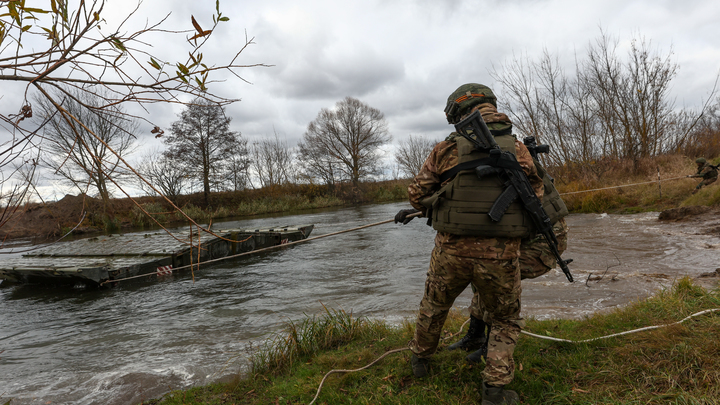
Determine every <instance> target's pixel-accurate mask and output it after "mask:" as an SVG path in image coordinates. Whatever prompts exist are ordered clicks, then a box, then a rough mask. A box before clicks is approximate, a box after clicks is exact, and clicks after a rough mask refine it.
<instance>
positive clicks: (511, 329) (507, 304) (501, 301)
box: [409, 247, 524, 386]
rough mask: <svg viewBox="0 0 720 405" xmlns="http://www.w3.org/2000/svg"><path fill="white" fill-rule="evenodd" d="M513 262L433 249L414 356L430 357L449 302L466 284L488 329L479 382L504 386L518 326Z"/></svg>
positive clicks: (509, 373) (508, 377) (517, 271)
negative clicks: (487, 320)
mask: <svg viewBox="0 0 720 405" xmlns="http://www.w3.org/2000/svg"><path fill="white" fill-rule="evenodd" d="M518 263H519V262H518V259H517V258H515V259H512V260H497V259H479V258H472V257H461V256H453V255H450V254H447V253H445V252H443V251H442V250H440V249H439V248H437V247H436V248H435V249H433V252H432V257H431V260H430V269H429V270H428V273H427V280H426V281H425V293H424V295H423V298H422V301H421V302H420V312H419V313H418V319H417V324H416V327H415V336H414V338H413V340H411V341H410V344H409V346H410V350H411V351H412V352H413V353H415V355H416V356H418V357H420V358H426V357H429V356H430V355H432V354H433V353H435V350H436V349H437V346H438V341H439V340H440V334H441V332H442V327H443V325H444V323H445V319H446V318H447V315H448V312H449V310H450V308H451V307H452V305H453V303H454V302H455V298H457V296H458V295H460V293H461V292H463V290H465V288H467V286H468V284H470V283H472V284H473V285H475V286H476V287H477V288H478V291H479V292H480V294H479V297H480V300H481V301H482V306H483V308H485V310H486V311H487V312H488V314H489V316H490V317H491V319H492V325H493V326H492V330H491V331H490V344H489V346H488V354H487V363H486V365H485V369H484V370H483V379H484V380H485V382H487V383H488V384H491V385H495V386H499V385H505V384H508V383H510V381H512V379H513V377H514V373H515V362H514V360H513V351H514V350H515V344H516V342H517V338H518V336H519V335H520V329H521V328H522V326H523V325H524V321H523V320H522V318H520V293H521V292H522V290H521V287H520V269H519V267H518Z"/></svg>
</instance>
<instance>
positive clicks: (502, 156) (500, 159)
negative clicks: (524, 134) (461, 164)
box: [455, 111, 573, 282]
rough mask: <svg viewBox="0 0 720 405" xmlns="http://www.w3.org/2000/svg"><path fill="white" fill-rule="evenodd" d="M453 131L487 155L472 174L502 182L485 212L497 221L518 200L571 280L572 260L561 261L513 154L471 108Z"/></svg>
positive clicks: (548, 225)
mask: <svg viewBox="0 0 720 405" xmlns="http://www.w3.org/2000/svg"><path fill="white" fill-rule="evenodd" d="M455 130H456V131H457V132H458V133H459V134H460V135H461V136H462V137H464V138H465V139H467V140H468V141H470V142H471V143H472V144H473V145H474V146H475V147H476V148H477V149H480V150H483V151H487V152H488V153H489V154H490V156H489V158H487V160H486V159H483V161H486V162H487V164H481V165H479V166H477V167H475V173H476V174H477V176H478V177H480V178H482V177H485V176H487V175H490V174H493V173H494V174H497V175H499V176H500V178H501V179H503V181H505V185H506V188H505V191H503V193H502V194H500V197H498V198H497V200H495V202H494V203H493V206H492V207H491V209H490V212H489V213H488V215H489V216H490V219H492V220H493V221H495V222H498V221H500V219H501V218H502V216H503V215H504V214H505V211H506V210H507V209H508V207H510V204H512V203H513V201H515V200H516V199H517V198H519V199H520V202H521V203H522V205H523V207H524V208H525V210H526V211H527V212H528V213H529V214H530V218H531V219H532V221H533V224H534V225H535V227H536V228H537V231H538V233H540V234H542V235H543V236H544V237H545V240H546V241H547V243H548V246H550V250H551V251H552V253H553V255H554V256H555V259H556V261H557V264H558V265H559V266H560V268H561V269H562V271H563V273H565V276H566V277H567V279H568V281H570V282H572V281H573V276H572V274H570V269H569V268H568V266H567V265H568V263H570V262H572V259H568V260H563V259H562V257H560V252H559V251H558V240H557V237H556V236H555V232H553V229H552V224H551V223H550V218H549V217H548V215H547V213H546V212H545V210H544V209H543V207H542V202H541V201H540V199H539V198H538V197H537V195H536V194H535V190H533V188H532V185H531V184H530V180H528V178H527V176H526V175H525V172H524V171H523V169H522V167H521V166H520V164H519V163H518V161H517V159H516V158H515V155H513V154H512V153H509V152H505V151H503V150H502V149H500V146H499V145H498V144H497V142H495V138H494V137H493V135H492V134H491V133H490V130H489V129H488V127H487V125H485V121H483V119H482V116H481V115H480V112H479V111H475V112H474V113H472V114H470V116H468V117H467V118H465V119H464V120H462V121H460V122H459V123H457V124H456V125H455Z"/></svg>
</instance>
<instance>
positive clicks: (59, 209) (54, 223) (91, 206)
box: [0, 194, 133, 240]
mask: <svg viewBox="0 0 720 405" xmlns="http://www.w3.org/2000/svg"><path fill="white" fill-rule="evenodd" d="M132 205H133V203H132V201H130V200H121V199H117V200H111V201H110V206H109V207H103V203H102V201H101V200H98V199H95V198H92V197H89V196H86V195H83V194H81V195H77V196H72V195H66V196H65V197H63V198H62V199H61V200H59V201H56V202H50V203H44V204H42V203H31V204H25V205H24V206H22V207H19V208H18V210H17V211H16V212H15V213H14V214H13V215H12V217H11V218H10V220H9V221H7V222H6V223H5V224H4V225H3V226H2V228H0V238H2V239H4V240H7V239H16V238H36V239H47V238H53V237H57V236H61V235H64V234H65V233H67V232H68V231H70V230H71V229H73V228H75V229H74V230H73V234H83V233H89V232H97V231H100V230H102V226H101V225H102V221H103V216H104V215H112V214H114V213H117V212H123V211H124V212H129V211H130V210H131V209H132ZM106 213H107V214H106ZM121 225H128V226H129V225H130V224H129V223H127V224H121Z"/></svg>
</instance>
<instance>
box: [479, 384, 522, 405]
mask: <svg viewBox="0 0 720 405" xmlns="http://www.w3.org/2000/svg"><path fill="white" fill-rule="evenodd" d="M518 403H520V396H519V395H518V394H517V392H515V391H512V390H506V389H503V387H493V386H492V385H487V384H486V383H484V382H483V390H482V405H503V404H507V405H512V404H518Z"/></svg>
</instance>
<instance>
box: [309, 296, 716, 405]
mask: <svg viewBox="0 0 720 405" xmlns="http://www.w3.org/2000/svg"><path fill="white" fill-rule="evenodd" d="M717 311H720V308H715V309H706V310H704V311H700V312H696V313H694V314H692V315H689V316H687V317H685V318H683V319H681V320H679V321H677V322H673V323H668V324H665V325H655V326H646V327H644V328H638V329H633V330H629V331H625V332H620V333H614V334H612V335H607V336H601V337H597V338H592V339H585V340H568V339H559V338H554V337H550V336H543V335H536V334H534V333H531V332H526V331H524V330H523V331H520V333H523V334H525V335H528V336H532V337H535V338H539V339H546V340H552V341H555V342H566V343H588V342H593V341H596V340H601V339H609V338H611V337H617V336H622V335H629V334H631V333H637V332H643V331H646V330H652V329H658V328H664V327H667V326H673V325H679V324H681V323H683V322H685V321H687V320H688V319H691V318H694V317H696V316H700V315H705V314H709V313H711V312H717ZM468 322H470V319H468V320H467V321H465V323H463V324H462V325H461V326H460V330H459V331H457V333H454V334H452V335H450V336H448V337H446V338H444V339H443V340H447V339H451V338H453V337H454V336H457V335H459V334H460V332H462V330H463V328H464V327H465V325H467V323H468ZM405 350H410V348H409V347H403V348H400V349H395V350H390V351H388V352H385V353H384V354H383V355H382V356H380V357H378V358H377V359H375V360H374V361H373V362H372V363H370V364H368V365H366V366H365V367H361V368H358V369H355V370H330V371H328V373H327V374H325V377H323V379H322V381H320V386H318V389H317V393H315V398H313V400H312V401H311V402H310V404H308V405H313V404H314V403H315V401H316V400H317V398H318V396H319V395H320V391H321V390H322V387H323V384H325V380H326V379H327V378H328V376H329V375H330V374H333V373H354V372H357V371H362V370H365V369H368V368H370V367H371V366H373V365H374V364H375V363H377V362H378V361H380V360H382V359H384V358H385V357H386V356H388V355H390V354H393V353H399V352H403V351H405Z"/></svg>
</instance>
